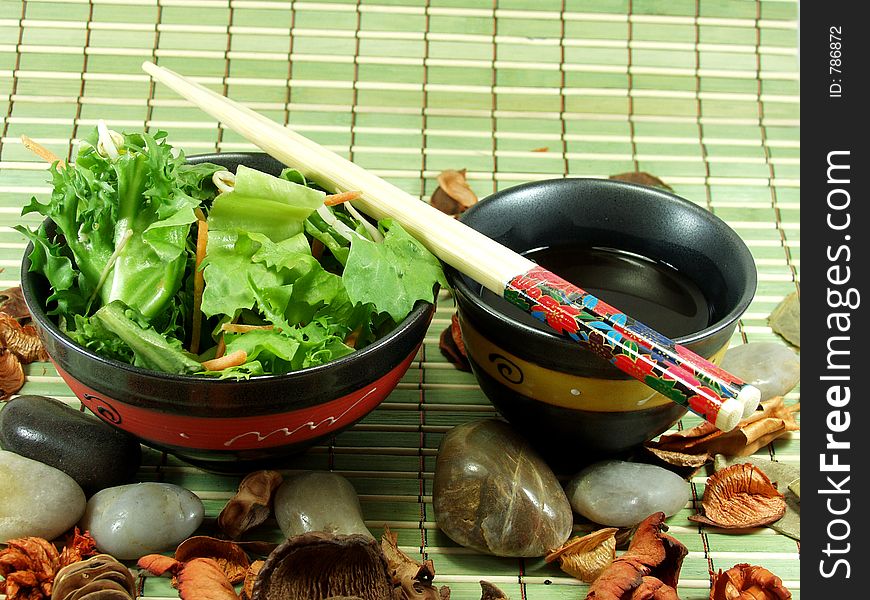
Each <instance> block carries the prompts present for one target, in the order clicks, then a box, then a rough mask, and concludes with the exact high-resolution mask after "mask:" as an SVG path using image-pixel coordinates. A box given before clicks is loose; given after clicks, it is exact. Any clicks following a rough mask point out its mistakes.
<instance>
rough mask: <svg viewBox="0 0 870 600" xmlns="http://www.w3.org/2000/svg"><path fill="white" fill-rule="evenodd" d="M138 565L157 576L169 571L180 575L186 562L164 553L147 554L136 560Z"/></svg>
mask: <svg viewBox="0 0 870 600" xmlns="http://www.w3.org/2000/svg"><path fill="white" fill-rule="evenodd" d="M136 566H137V567H139V568H140V569H142V570H145V571H148V572H149V573H151V574H152V575H154V576H155V577H162V576H163V575H166V574H167V573H169V574H170V575H173V576H175V575H178V573H179V571H181V567H183V566H184V564H183V563H180V562H178V561H177V560H175V559H174V558H172V557H171V556H166V555H164V554H146V555H145V556H142V557H140V558H139V560H137V561H136Z"/></svg>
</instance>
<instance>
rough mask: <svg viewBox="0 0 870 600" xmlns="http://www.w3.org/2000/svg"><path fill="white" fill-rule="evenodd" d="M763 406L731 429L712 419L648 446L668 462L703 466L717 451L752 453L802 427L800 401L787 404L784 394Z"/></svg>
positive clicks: (766, 401) (721, 452) (764, 403)
mask: <svg viewBox="0 0 870 600" xmlns="http://www.w3.org/2000/svg"><path fill="white" fill-rule="evenodd" d="M761 408H762V410H758V411H755V412H754V413H753V414H752V415H751V416H749V417H748V418H746V419H743V420H742V421H740V423H739V424H738V425H737V427H736V428H734V429H732V430H731V431H729V432H724V431H721V430H719V429H717V428H716V427H715V426H714V425H712V424H710V423H706V422H705V423H702V424H700V425H698V426H697V427H693V428H691V429H687V430H685V431H678V432H677V433H673V434H670V435H663V436H661V438H659V440H658V441H653V442H647V443H646V444H644V446H645V447H646V449H647V450H649V451H650V452H652V453H653V454H654V455H655V456H657V457H658V458H660V459H661V460H663V461H665V462H666V463H668V464H671V465H676V466H680V467H685V466H690V467H700V466H701V465H703V464H705V463H707V462H709V461H711V460H712V459H713V456H714V455H715V454H725V455H726V456H748V455H750V454H753V453H754V452H756V451H757V450H758V449H759V448H762V447H764V446H766V445H767V444H769V443H770V442H772V441H773V440H775V439H777V438H779V437H781V436H783V435H785V434H786V433H788V432H790V431H797V430H799V429H800V425H798V423H797V421H796V420H795V413H797V412H799V411H800V403H796V404H793V405H791V406H786V405H785V403H784V399H783V397H782V396H776V397H774V398H770V399H769V400H765V401H764V402H762V403H761Z"/></svg>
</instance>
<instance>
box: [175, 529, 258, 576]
mask: <svg viewBox="0 0 870 600" xmlns="http://www.w3.org/2000/svg"><path fill="white" fill-rule="evenodd" d="M197 558H210V559H212V560H214V562H215V563H216V564H217V565H218V566H219V567H220V568H221V570H222V571H223V572H224V575H226V577H227V579H229V581H230V583H233V584H235V583H239V582H241V581H244V579H245V574H246V573H247V572H248V567H249V566H250V561H249V560H248V555H247V554H245V551H244V550H242V548H241V547H240V546H239V545H238V544H236V543H235V542H231V541H228V540H219V539H217V538H213V537H209V536H207V535H197V536H194V537H190V538H187V539H186V540H184V541H183V542H181V544H179V545H178V548H176V549H175V560H177V561H178V562H180V563H184V565H185V566H186V565H187V563H189V562H191V561H192V560H195V559H197ZM183 570H184V567H182V571H183Z"/></svg>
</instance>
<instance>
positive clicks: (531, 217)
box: [445, 178, 756, 462]
mask: <svg viewBox="0 0 870 600" xmlns="http://www.w3.org/2000/svg"><path fill="white" fill-rule="evenodd" d="M461 220H462V222H463V223H465V224H466V225H468V226H469V227H471V228H472V229H475V230H477V231H480V232H481V233H484V234H486V235H487V236H489V237H491V238H493V239H495V240H496V241H498V242H500V243H501V244H503V245H505V246H507V247H508V248H511V249H512V250H515V251H517V252H520V253H524V252H527V251H530V250H534V249H539V248H544V247H549V246H554V247H560V246H566V245H568V246H570V245H571V244H578V243H582V244H584V245H587V246H591V247H599V248H608V249H613V250H618V251H621V252H628V253H630V254H632V255H637V256H641V257H645V258H646V259H649V260H652V261H655V262H658V263H661V264H666V265H669V266H670V267H672V268H673V269H675V270H677V271H679V272H680V273H681V274H682V275H683V276H685V277H687V278H688V279H689V280H691V281H692V282H694V283H695V284H696V285H697V287H698V288H699V290H700V291H701V292H702V293H703V295H704V297H705V299H706V301H707V303H709V305H710V307H711V309H712V310H711V317H710V320H709V322H708V325H707V326H706V327H702V328H699V329H696V330H693V331H691V332H690V333H687V334H685V335H683V336H679V337H677V338H676V340H675V341H676V342H677V343H679V344H682V345H684V346H686V347H688V348H689V349H691V350H692V351H693V352H695V353H697V354H699V355H701V356H703V357H705V358H707V359H709V360H711V361H712V362H714V363H718V362H719V361H720V359H721V358H722V356H723V355H724V353H725V350H726V349H727V347H728V345H729V343H730V340H731V336H732V334H733V333H734V331H735V328H736V327H737V322H738V319H739V318H740V317H741V315H742V314H743V313H744V311H745V310H746V309H747V308H748V306H749V304H750V302H751V301H752V298H753V296H754V294H755V288H756V268H755V261H754V259H753V257H752V254H751V253H750V251H749V249H748V248H747V247H746V244H745V243H744V242H743V240H741V239H740V237H739V236H738V235H737V233H735V232H734V230H732V229H731V228H730V227H729V226H728V225H727V224H726V223H725V222H724V221H722V220H721V219H719V218H718V217H716V216H715V215H714V214H713V213H711V212H710V211H708V210H706V209H705V208H703V207H701V206H698V205H695V204H694V203H692V202H689V201H688V200H685V199H683V198H680V197H678V196H676V195H674V194H671V193H668V192H666V191H664V190H660V189H656V188H652V187H647V186H640V185H633V184H630V183H625V182H621V181H614V180H607V179H579V178H577V179H575V178H567V179H551V180H546V181H535V182H532V183H527V184H523V185H518V186H515V187H511V188H509V189H506V190H502V191H500V192H498V193H496V194H493V195H492V196H490V197H489V198H487V199H485V200H483V201H481V202H480V203H478V204H476V205H475V206H473V207H472V208H470V209H469V210H468V211H466V212H465V213H464V214H463V216H462V219H461ZM445 272H446V274H447V280H448V282H449V283H450V285H451V286H452V288H453V295H454V297H455V298H456V304H457V306H458V309H459V322H460V326H461V329H462V337H463V340H464V342H465V349H466V351H467V353H468V358H469V361H470V363H471V367H472V370H473V371H474V375H475V377H476V378H477V381H478V383H479V384H480V387H481V389H482V390H483V391H484V393H485V394H486V395H487V396H488V397H489V399H490V400H491V401H492V403H493V405H495V407H496V408H497V409H498V410H499V412H500V413H501V414H502V415H503V416H504V417H505V418H506V419H507V420H508V421H510V423H511V424H512V425H513V426H514V428H515V429H517V431H519V432H520V433H522V434H523V435H524V436H525V437H527V438H528V439H529V440H530V441H531V442H532V443H533V444H534V445H536V447H537V448H538V449H539V450H540V451H541V452H542V453H543V454H544V455H545V456H547V457H548V458H554V457H555V458H559V459H562V458H569V459H573V460H575V462H576V461H577V460H579V459H578V457H582V458H583V459H590V458H591V457H597V456H613V455H617V454H620V453H625V452H628V451H630V450H631V449H633V448H635V447H636V446H638V445H639V444H641V443H643V442H644V441H646V440H649V439H652V438H653V437H655V436H656V435H658V434H660V433H662V432H663V431H665V430H666V429H668V428H669V427H670V426H671V425H673V424H674V423H675V422H676V421H677V420H678V419H679V418H680V417H681V416H682V415H684V414H685V412H686V411H685V409H684V408H683V407H682V406H679V405H677V404H675V403H673V402H671V401H670V400H668V399H667V398H665V397H664V396H662V395H660V394H657V393H654V392H653V391H652V390H651V389H650V388H649V387H647V386H646V385H645V384H643V383H641V382H640V381H637V380H635V379H632V378H631V377H629V376H628V375H625V374H624V373H622V372H621V371H618V370H617V369H616V368H615V367H614V366H612V365H611V364H609V363H608V362H607V361H605V360H603V359H602V358H600V357H598V356H597V355H596V354H595V353H593V352H591V351H589V350H588V349H587V348H586V347H584V346H581V345H580V344H577V343H575V342H573V341H572V340H570V339H569V338H568V337H566V336H560V335H558V334H556V333H555V332H553V331H551V330H549V329H547V328H546V327H543V326H539V325H534V324H532V325H530V324H528V323H527V322H526V321H525V320H523V319H520V318H518V316H521V315H519V313H518V309H516V308H515V307H513V306H512V305H509V304H508V303H507V302H506V301H504V300H503V299H501V298H498V297H496V296H494V295H492V296H488V295H486V294H482V293H481V286H480V284H478V283H477V282H475V281H473V280H471V279H470V278H469V277H468V276H466V275H463V274H462V273H459V272H458V271H456V270H455V269H452V268H448V269H446V271H445ZM642 281H643V280H642ZM577 283H578V284H580V285H581V286H582V285H583V283H582V282H577ZM617 287H619V286H617ZM636 289H638V290H641V289H646V290H647V291H645V292H644V293H652V292H649V291H648V290H649V286H648V284H646V283H640V284H638V285H637V286H636ZM605 300H606V298H605ZM617 308H619V307H618V306H617Z"/></svg>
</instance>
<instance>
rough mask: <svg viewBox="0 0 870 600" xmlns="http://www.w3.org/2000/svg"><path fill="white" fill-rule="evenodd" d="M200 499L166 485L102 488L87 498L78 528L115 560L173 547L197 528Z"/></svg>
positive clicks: (138, 484)
mask: <svg viewBox="0 0 870 600" xmlns="http://www.w3.org/2000/svg"><path fill="white" fill-rule="evenodd" d="M203 514H204V510H203V505H202V501H201V500H200V499H199V498H198V497H197V496H196V495H195V494H193V493H192V492H190V491H189V490H186V489H184V488H182V487H179V486H177V485H173V484H171V483H155V482H147V483H133V484H129V485H121V486H117V487H112V488H106V489H104V490H101V491H99V492H97V493H96V494H94V495H93V496H92V497H91V499H90V500H88V506H87V510H86V511H85V516H84V517H83V518H82V521H81V525H80V526H81V528H82V530H85V529H87V530H89V531H90V532H91V535H92V536H94V540H96V542H97V548H99V549H100V550H101V551H102V552H105V553H106V554H111V555H112V556H114V557H115V558H117V559H119V560H132V559H137V558H139V557H141V556H144V555H145V554H152V553H155V552H164V551H166V550H170V549H174V548H175V546H177V545H178V544H179V543H180V542H181V541H182V540H185V539H187V538H188V537H190V535H191V534H193V532H194V531H196V529H197V527H199V526H200V524H201V523H202V519H203Z"/></svg>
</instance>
